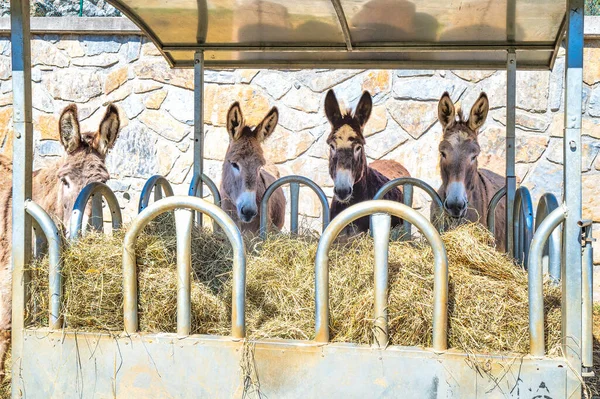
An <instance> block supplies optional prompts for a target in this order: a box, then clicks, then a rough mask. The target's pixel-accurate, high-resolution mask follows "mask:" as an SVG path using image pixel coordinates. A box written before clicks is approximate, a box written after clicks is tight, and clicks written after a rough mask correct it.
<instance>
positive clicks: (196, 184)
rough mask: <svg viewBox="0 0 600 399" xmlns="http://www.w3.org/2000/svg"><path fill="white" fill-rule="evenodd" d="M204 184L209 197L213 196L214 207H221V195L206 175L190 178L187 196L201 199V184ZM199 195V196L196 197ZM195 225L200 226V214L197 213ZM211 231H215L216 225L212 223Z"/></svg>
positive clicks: (201, 174) (196, 175)
mask: <svg viewBox="0 0 600 399" xmlns="http://www.w3.org/2000/svg"><path fill="white" fill-rule="evenodd" d="M203 183H204V184H206V186H207V187H208V190H209V191H210V193H211V195H212V196H213V202H214V204H215V205H216V206H219V207H220V206H221V193H220V192H219V189H218V188H217V185H216V184H215V182H214V181H212V179H211V178H210V177H208V176H207V175H205V174H204V173H200V174H195V175H194V177H193V178H192V181H191V183H190V188H189V190H188V195H189V196H191V197H198V196H199V197H200V198H203V196H202V184H203ZM198 194H200V195H198ZM196 223H198V225H199V226H202V213H200V212H199V213H198V214H197V215H196ZM213 231H217V223H216V222H214V221H213Z"/></svg>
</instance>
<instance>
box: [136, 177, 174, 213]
mask: <svg viewBox="0 0 600 399" xmlns="http://www.w3.org/2000/svg"><path fill="white" fill-rule="evenodd" d="M152 192H154V202H156V201H158V200H160V199H162V198H163V197H171V196H173V187H171V183H169V181H168V180H167V179H165V178H164V177H163V176H161V175H154V176H152V177H151V178H149V179H148V180H146V183H145V184H144V187H143V188H142V192H141V193H140V202H139V205H138V213H140V212H141V211H143V210H144V209H146V208H147V207H148V204H149V203H150V195H151V194H152Z"/></svg>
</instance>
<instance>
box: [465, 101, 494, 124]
mask: <svg viewBox="0 0 600 399" xmlns="http://www.w3.org/2000/svg"><path fill="white" fill-rule="evenodd" d="M489 109H490V102H489V101H488V98H487V95H486V94H485V93H481V94H480V95H479V98H478V99H477V101H475V104H473V107H472V108H471V114H470V115H469V122H468V124H469V128H470V129H471V130H473V131H477V130H478V129H479V128H480V127H481V126H483V124H484V123H485V119H486V118H487V114H488V111H489Z"/></svg>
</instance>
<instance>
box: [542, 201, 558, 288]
mask: <svg viewBox="0 0 600 399" xmlns="http://www.w3.org/2000/svg"><path fill="white" fill-rule="evenodd" d="M556 208H558V200H557V199H556V196H555V195H554V194H551V193H546V194H544V195H542V198H540V202H538V206H537V210H536V212H535V231H537V230H538V228H539V225H540V224H542V221H543V220H544V219H545V218H546V217H547V216H548V215H549V214H550V213H552V211H554V210H555V209H556ZM561 242H562V232H561V229H560V227H558V228H556V229H554V231H552V234H551V235H550V237H549V239H548V241H547V242H546V244H545V245H544V254H543V260H542V262H543V267H544V271H546V272H547V273H548V274H549V275H550V277H551V278H552V280H553V281H554V282H555V283H556V282H558V281H560V264H561V262H562V251H561V250H562V244H561Z"/></svg>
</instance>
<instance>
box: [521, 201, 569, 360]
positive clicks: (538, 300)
mask: <svg viewBox="0 0 600 399" xmlns="http://www.w3.org/2000/svg"><path fill="white" fill-rule="evenodd" d="M517 195H518V194H517ZM515 204H518V202H516V203H515ZM515 209H516V208H515ZM566 215H567V208H566V207H565V206H564V205H561V206H560V207H557V208H556V209H554V210H553V211H552V212H550V214H548V216H546V217H545V218H544V220H543V221H542V222H541V223H540V225H539V226H538V229H537V231H536V232H535V235H534V236H533V239H532V240H531V251H530V252H529V259H528V264H527V274H528V276H529V346H530V349H529V350H530V353H531V355H532V356H539V357H541V356H544V353H545V347H544V284H543V282H544V271H543V267H542V258H543V253H544V247H545V246H546V242H547V241H548V237H550V235H551V234H552V232H553V231H555V230H556V228H557V227H558V225H560V224H561V223H562V222H563V221H564V220H565V218H566Z"/></svg>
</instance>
